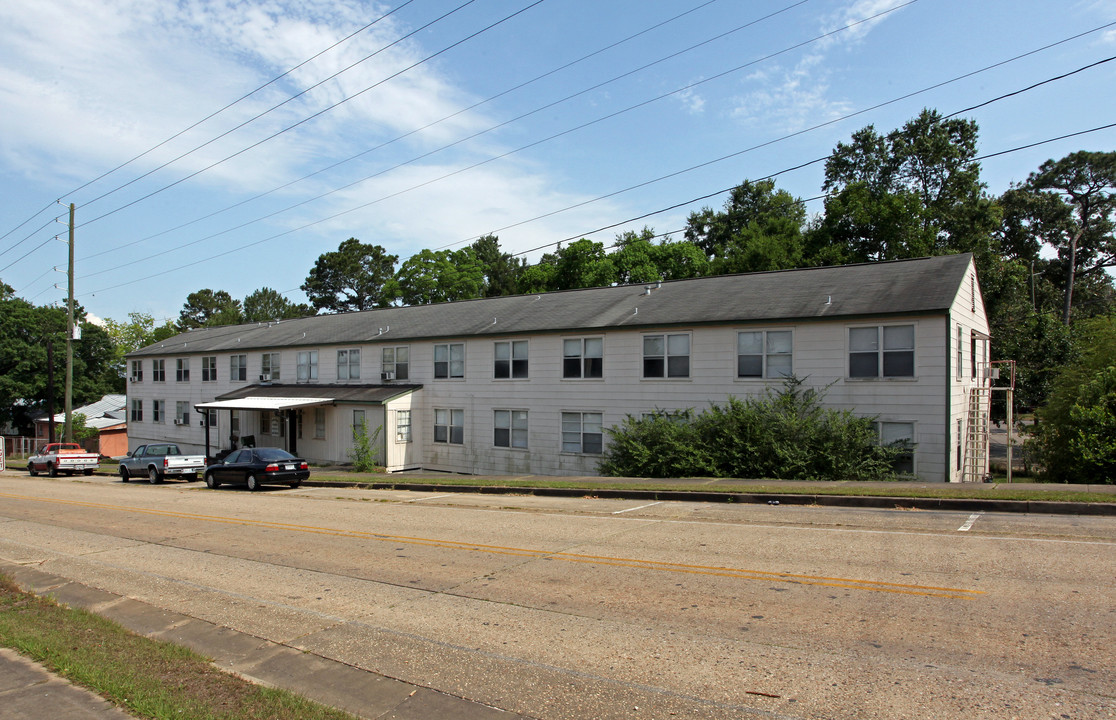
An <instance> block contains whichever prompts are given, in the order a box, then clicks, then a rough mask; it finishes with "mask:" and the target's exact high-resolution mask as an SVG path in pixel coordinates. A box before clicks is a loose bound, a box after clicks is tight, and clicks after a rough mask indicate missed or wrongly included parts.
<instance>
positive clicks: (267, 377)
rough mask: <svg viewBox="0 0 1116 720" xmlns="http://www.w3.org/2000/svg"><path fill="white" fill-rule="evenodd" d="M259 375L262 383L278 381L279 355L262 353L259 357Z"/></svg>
mask: <svg viewBox="0 0 1116 720" xmlns="http://www.w3.org/2000/svg"><path fill="white" fill-rule="evenodd" d="M260 375H263V376H264V377H263V378H262V379H263V381H264V382H275V381H277V380H279V379H280V378H279V353H264V354H263V355H262V356H261V357H260Z"/></svg>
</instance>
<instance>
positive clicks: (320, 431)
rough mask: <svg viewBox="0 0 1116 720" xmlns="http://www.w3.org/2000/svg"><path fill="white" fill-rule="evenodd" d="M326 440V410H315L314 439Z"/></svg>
mask: <svg viewBox="0 0 1116 720" xmlns="http://www.w3.org/2000/svg"><path fill="white" fill-rule="evenodd" d="M324 438H325V408H314V439H315V440H322V439H324Z"/></svg>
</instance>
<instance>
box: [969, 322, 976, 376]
mask: <svg viewBox="0 0 1116 720" xmlns="http://www.w3.org/2000/svg"><path fill="white" fill-rule="evenodd" d="M969 367H970V368H971V371H972V377H973V379H974V380H975V379H976V376H977V337H976V333H971V334H970V336H969Z"/></svg>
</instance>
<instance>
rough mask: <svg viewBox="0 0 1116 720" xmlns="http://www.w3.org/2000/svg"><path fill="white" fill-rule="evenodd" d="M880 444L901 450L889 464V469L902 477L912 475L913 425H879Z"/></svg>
mask: <svg viewBox="0 0 1116 720" xmlns="http://www.w3.org/2000/svg"><path fill="white" fill-rule="evenodd" d="M879 436H880V444H881V445H887V446H894V447H897V448H900V449H901V452H900V453H899V455H898V457H896V458H895V460H894V462H892V464H891V469H892V470H894V471H895V472H897V473H900V474H903V475H912V474H914V445H915V443H914V423H909V422H881V423H879Z"/></svg>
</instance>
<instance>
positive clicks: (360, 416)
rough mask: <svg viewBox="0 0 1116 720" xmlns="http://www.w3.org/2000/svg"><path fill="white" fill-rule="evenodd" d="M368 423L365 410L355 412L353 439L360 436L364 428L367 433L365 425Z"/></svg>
mask: <svg viewBox="0 0 1116 720" xmlns="http://www.w3.org/2000/svg"><path fill="white" fill-rule="evenodd" d="M366 422H367V421H366V420H365V419H364V411H363V410H353V437H354V438H355V437H357V436H358V435H359V434H360V432H361V428H364V429H365V431H366V432H367V425H366V424H365V423H366Z"/></svg>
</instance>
